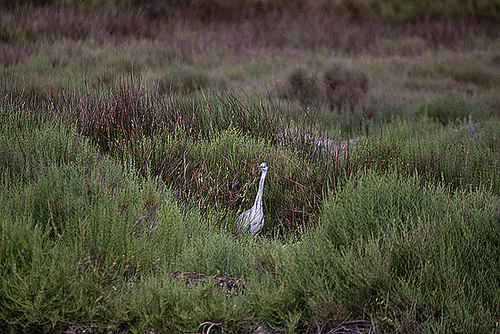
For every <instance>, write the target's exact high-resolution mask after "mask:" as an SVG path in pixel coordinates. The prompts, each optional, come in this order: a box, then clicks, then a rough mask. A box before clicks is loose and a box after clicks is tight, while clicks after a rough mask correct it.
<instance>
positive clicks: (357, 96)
mask: <svg viewBox="0 0 500 334" xmlns="http://www.w3.org/2000/svg"><path fill="white" fill-rule="evenodd" d="M323 82H324V84H325V86H326V99H327V101H328V106H329V107H330V110H337V112H338V113H340V112H341V110H342V108H344V107H345V108H349V109H350V110H351V111H353V110H354V107H355V106H356V105H358V103H359V102H360V100H361V98H363V97H364V96H365V94H366V92H367V91H368V77H367V76H366V74H365V73H364V72H362V71H358V70H351V69H347V68H344V67H342V66H341V65H334V66H333V67H332V68H331V69H330V70H328V71H326V72H325V74H324V76H323Z"/></svg>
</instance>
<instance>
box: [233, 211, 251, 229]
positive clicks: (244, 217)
mask: <svg viewBox="0 0 500 334" xmlns="http://www.w3.org/2000/svg"><path fill="white" fill-rule="evenodd" d="M250 213H251V209H249V210H247V211H245V212H243V213H242V214H241V215H240V217H239V218H238V220H237V221H236V226H238V227H243V228H246V227H248V224H249V223H250Z"/></svg>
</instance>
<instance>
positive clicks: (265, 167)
mask: <svg viewBox="0 0 500 334" xmlns="http://www.w3.org/2000/svg"><path fill="white" fill-rule="evenodd" d="M259 168H260V170H261V171H263V172H267V164H266V163H265V162H263V163H261V164H260V165H259Z"/></svg>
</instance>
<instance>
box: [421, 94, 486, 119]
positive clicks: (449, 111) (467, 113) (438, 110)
mask: <svg viewBox="0 0 500 334" xmlns="http://www.w3.org/2000/svg"><path fill="white" fill-rule="evenodd" d="M485 109H486V108H485V107H484V106H482V105H481V104H479V103H478V102H477V101H474V100H473V99H471V98H467V97H465V96H464V95H462V94H446V95H443V96H440V97H437V98H435V99H434V100H431V101H429V102H427V103H424V104H422V106H421V107H420V110H421V112H424V113H425V114H427V116H428V117H430V118H433V119H435V120H437V121H439V122H440V123H441V124H443V125H446V124H448V123H453V122H455V121H460V120H464V119H467V118H469V117H473V118H474V119H477V118H484V116H483V115H484V114H485Z"/></svg>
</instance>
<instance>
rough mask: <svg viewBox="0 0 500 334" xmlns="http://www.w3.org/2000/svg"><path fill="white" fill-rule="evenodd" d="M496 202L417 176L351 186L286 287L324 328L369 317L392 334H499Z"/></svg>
mask: <svg viewBox="0 0 500 334" xmlns="http://www.w3.org/2000/svg"><path fill="white" fill-rule="evenodd" d="M499 204H500V202H499V199H498V197H497V196H495V195H492V194H491V193H490V192H488V191H485V190H482V189H479V190H477V191H470V192H458V191H457V192H451V193H450V192H449V191H447V190H446V189H444V188H442V187H439V186H434V185H429V186H421V184H420V180H419V178H418V177H411V178H404V177H401V176H398V175H396V174H389V175H386V176H383V175H380V174H377V173H368V175H365V176H363V177H361V178H353V179H351V180H350V181H348V182H347V183H346V184H345V186H343V187H342V188H339V189H337V190H336V191H335V192H334V193H330V194H329V195H328V196H327V198H326V199H325V200H324V202H323V211H322V216H321V225H320V226H318V227H317V229H315V231H313V233H312V234H311V235H310V236H308V237H307V238H305V240H304V242H303V243H302V244H301V246H300V248H298V250H297V252H296V256H297V263H296V265H297V267H296V269H295V270H294V271H291V274H289V275H290V276H291V277H290V278H289V279H288V281H289V283H290V286H289V287H288V288H289V289H292V290H295V289H297V290H298V291H299V292H300V293H301V294H300V295H301V296H303V297H302V298H303V300H304V301H305V302H306V305H307V306H306V310H308V312H311V313H312V314H314V316H313V317H315V318H316V319H321V320H322V321H323V322H325V323H328V322H330V323H331V322H332V320H333V322H335V319H337V320H336V321H340V320H342V317H346V316H348V315H349V314H351V315H352V316H353V317H355V318H356V317H361V318H362V317H366V316H367V315H368V314H369V315H371V317H372V319H373V317H375V318H376V319H377V320H376V321H377V323H378V326H379V328H380V329H382V330H387V331H398V332H418V331H429V330H431V329H432V328H434V329H436V328H439V331H445V330H458V329H460V330H467V331H469V330H472V331H474V330H480V331H489V330H492V329H493V328H494V326H495V324H494V320H492V319H495V314H497V315H498V308H497V306H498V305H497V300H496V296H497V295H498V293H499V291H498V289H497V288H493V287H498V286H499V282H498V279H499V277H500V276H499V272H498V268H500V267H499V266H498V265H499V263H498V256H496V255H493V254H497V253H498V252H499V248H498V245H497V243H495V242H493V241H492V240H494V239H495V238H498V236H499V235H500V227H499V225H498V219H499V217H500V209H499V208H500V206H499ZM305 272H307V273H314V274H312V275H304V273H305ZM471 300H475V301H476V303H475V304H470V301H471ZM488 319H490V320H488Z"/></svg>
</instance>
